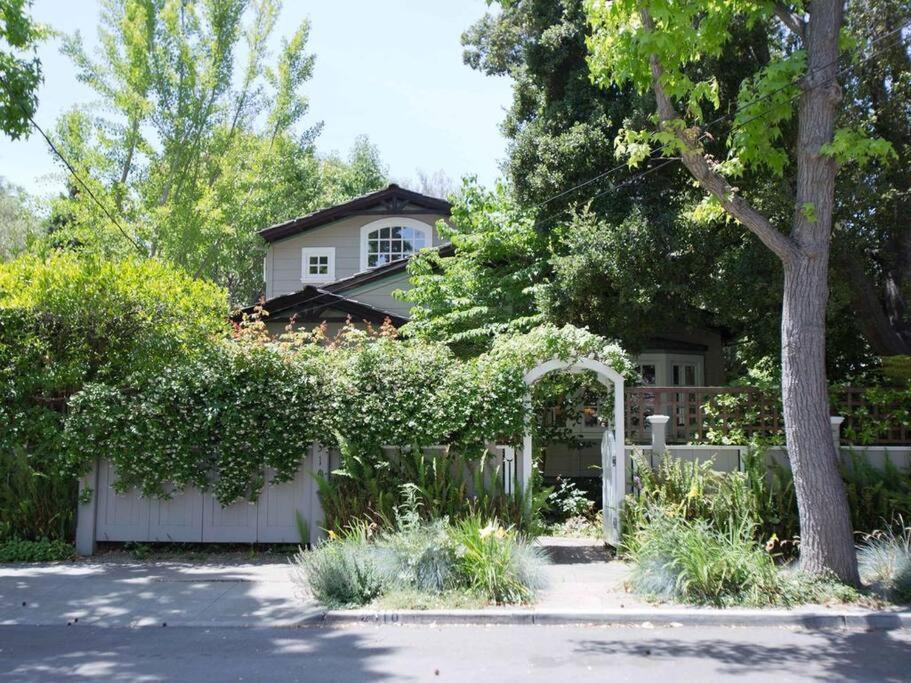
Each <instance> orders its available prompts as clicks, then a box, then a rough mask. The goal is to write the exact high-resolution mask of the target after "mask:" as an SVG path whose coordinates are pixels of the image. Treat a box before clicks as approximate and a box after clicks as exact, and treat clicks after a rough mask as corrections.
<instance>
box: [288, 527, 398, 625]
mask: <svg viewBox="0 0 911 683" xmlns="http://www.w3.org/2000/svg"><path fill="white" fill-rule="evenodd" d="M369 536H370V529H369V526H368V525H367V524H366V523H362V524H357V525H353V526H352V527H351V528H350V529H349V530H348V531H347V532H346V533H345V534H344V535H343V536H341V537H338V538H335V539H332V540H330V541H327V542H323V543H320V544H319V545H318V546H317V547H316V548H314V549H313V550H311V551H305V550H301V551H299V552H298V554H297V555H295V557H294V559H293V560H292V562H291V566H292V568H293V571H294V578H295V580H296V582H297V583H298V584H299V585H305V586H308V587H309V589H310V592H311V593H312V594H313V596H314V597H315V598H316V599H317V600H318V601H319V602H321V603H322V604H324V605H327V606H329V607H350V606H357V605H365V604H367V603H368V602H370V601H371V600H374V599H375V598H377V597H379V596H380V595H382V594H383V593H385V592H386V591H387V590H388V589H389V586H390V585H391V583H392V581H393V577H392V576H391V575H390V574H389V573H388V570H387V569H386V568H385V567H387V566H388V562H387V561H384V560H383V559H382V558H381V553H380V551H378V549H377V547H376V546H375V545H373V544H370V543H368V538H369Z"/></svg>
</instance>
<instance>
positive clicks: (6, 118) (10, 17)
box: [0, 0, 47, 140]
mask: <svg viewBox="0 0 911 683" xmlns="http://www.w3.org/2000/svg"><path fill="white" fill-rule="evenodd" d="M31 5H32V3H31V0H0V38H2V39H3V41H2V42H3V48H2V49H0V74H2V76H3V82H2V83H0V130H2V131H3V132H4V133H6V134H7V135H9V136H10V137H11V138H12V139H14V140H16V139H18V138H20V137H22V136H23V135H27V134H28V131H29V128H30V127H31V124H30V123H29V117H31V116H32V115H34V113H35V110H36V109H37V108H38V86H39V85H40V84H41V81H42V74H41V62H40V61H39V60H38V57H37V55H36V48H37V44H38V42H39V41H40V40H41V39H42V38H44V37H45V36H46V35H47V30H46V29H44V28H43V27H41V26H39V25H38V24H36V23H35V22H34V21H32V18H31V17H30V16H29V15H28V9H30V8H31Z"/></svg>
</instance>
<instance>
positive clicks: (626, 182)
mask: <svg viewBox="0 0 911 683" xmlns="http://www.w3.org/2000/svg"><path fill="white" fill-rule="evenodd" d="M909 25H911V20H908V21H906V22H905V23H904V24H902V25H901V26H899V27H898V28H896V29H893V30H892V31H889V32H888V33H887V34H884V35H883V36H880V37H879V38H877V39H876V40H875V41H874V42H873V43H871V44H875V43H877V42H880V41H881V40H882V39H884V38H887V37H889V36H892V35H895V34H896V33H899V32H900V31H902V30H903V29H904V28H905V27H906V26H909ZM885 47H889V46H885ZM883 49H885V48H880V49H878V50H874V51H873V52H872V53H870V54H869V55H867V56H866V57H864V58H863V59H862V60H861V61H860V64H864V63H866V62H868V61H870V60H871V59H873V58H874V57H876V56H877V55H878V54H879V53H880V52H881V51H882V50H883ZM834 63H835V62H834V61H833V62H829V64H828V66H832V64H834ZM852 67H853V65H852V64H847V65H845V66H844V67H842V68H841V69H839V70H838V71H837V72H836V73H835V74H834V75H833V76H831V77H829V78H827V79H826V80H825V81H823V82H822V83H821V84H820V85H823V84H825V83H829V82H831V81H833V80H835V79H837V78H838V77H839V76H841V75H843V74H845V73H847V72H848V71H850V70H851V68H852ZM824 68H827V66H822V67H819V70H820V71H821V70H823V69H824ZM794 84H796V82H795V83H791V84H788V86H782V87H780V88H778V89H777V90H776V91H773V92H772V93H767V95H766V97H768V96H770V95H772V94H774V93H775V92H780V91H781V90H783V89H784V88H785V87H789V86H790V85H794ZM802 94H803V93H797V94H796V95H793V96H791V97H790V98H789V101H791V102H793V101H794V100H796V99H798V98H799V97H801V95H802ZM757 101H758V100H757ZM755 103H756V102H751V103H750V105H748V106H752V105H754V104H755ZM738 111H739V108H738V109H737V110H735V111H734V112H732V113H731V114H725V115H724V116H721V117H718V118H717V119H715V120H714V121H712V122H711V123H710V124H709V125H713V124H715V123H717V122H719V121H722V120H724V119H725V118H728V117H730V116H732V115H736V114H737V112H738ZM769 111H770V110H769V109H766V110H765V111H762V112H760V113H759V114H756V115H755V116H752V117H750V118H749V119H747V120H745V121H741V122H739V123H737V124H735V125H734V126H733V127H732V128H731V131H732V132H733V131H735V130H737V129H739V128H742V127H743V126H746V125H747V124H749V123H752V122H753V121H755V120H757V119H759V118H762V117H763V116H765V115H766V114H768V112H769ZM705 135H706V133H703V134H702V135H701V136H699V139H700V140H701V139H702V138H703V137H705ZM669 144H670V143H665V144H664V145H661V147H659V148H657V149H656V150H655V152H660V151H661V150H662V149H664V148H665V147H667V146H668V145H669ZM674 161H676V159H668V160H667V161H665V162H664V163H662V164H659V165H658V166H654V167H652V168H650V169H647V170H645V171H643V172H641V173H637V174H636V175H633V176H630V177H629V178H627V179H626V180H624V181H623V182H621V183H619V184H617V185H611V186H610V187H609V188H607V189H605V190H603V191H601V192H598V193H596V194H594V195H592V196H591V197H589V200H593V199H597V198H598V197H601V196H603V195H605V194H607V193H608V192H612V191H614V190H618V189H620V188H622V187H625V186H626V185H630V184H632V183H633V182H634V181H636V180H638V179H640V178H642V177H644V176H646V175H648V174H650V173H654V172H655V171H657V170H659V169H661V168H664V167H665V166H667V165H668V164H670V163H672V162H674ZM625 165H626V164H622V165H620V166H618V167H615V168H614V169H612V170H610V171H606V172H605V173H603V174H601V176H600V177H601V178H603V177H605V176H606V175H608V174H609V173H611V172H613V171H614V170H616V169H618V168H622V167H623V166H625ZM590 183H591V181H586V182H585V183H581V184H580V185H579V186H577V187H582V186H585V185H587V184H590ZM571 191H573V188H570V189H569V190H567V191H566V192H564V193H562V194H566V193H568V192H571ZM539 206H540V205H539ZM562 215H563V212H557V213H554V214H551V215H550V216H547V217H546V218H543V219H541V220H536V221H535V226H537V227H540V226H542V225H544V224H546V223H547V222H549V221H551V220H554V219H555V218H559V217H560V216H562Z"/></svg>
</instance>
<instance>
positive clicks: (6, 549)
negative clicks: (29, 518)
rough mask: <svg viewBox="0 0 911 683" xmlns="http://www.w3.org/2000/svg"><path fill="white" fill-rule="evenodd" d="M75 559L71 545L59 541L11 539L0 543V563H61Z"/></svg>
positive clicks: (74, 552)
mask: <svg viewBox="0 0 911 683" xmlns="http://www.w3.org/2000/svg"><path fill="white" fill-rule="evenodd" d="M75 557H76V551H75V549H74V548H73V546H72V544H70V543H66V542H65V541H61V540H48V539H46V538H42V539H40V540H37V541H24V540H22V539H18V538H12V539H9V540H7V541H2V542H0V562H63V561H65V560H72V559H74V558H75Z"/></svg>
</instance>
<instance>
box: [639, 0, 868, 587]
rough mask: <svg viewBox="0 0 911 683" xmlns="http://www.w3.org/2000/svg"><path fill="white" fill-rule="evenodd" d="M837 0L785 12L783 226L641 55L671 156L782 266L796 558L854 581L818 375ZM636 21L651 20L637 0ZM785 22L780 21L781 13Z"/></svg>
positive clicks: (822, 372) (655, 64)
mask: <svg viewBox="0 0 911 683" xmlns="http://www.w3.org/2000/svg"><path fill="white" fill-rule="evenodd" d="M842 5H843V0H813V2H811V3H810V4H809V19H808V21H807V22H806V23H805V24H804V23H802V20H799V18H797V17H792V18H791V19H789V23H794V24H795V26H796V28H797V29H798V36H799V38H800V39H801V40H802V41H803V43H804V46H805V48H806V53H807V76H806V78H805V79H804V81H803V83H802V84H801V87H802V89H803V94H802V96H801V99H800V106H799V113H798V117H799V124H798V125H799V129H798V137H797V192H796V196H795V210H794V220H793V224H792V229H791V233H790V235H787V236H786V235H784V234H783V233H782V232H781V231H779V230H778V229H777V227H776V226H775V225H774V224H772V222H771V221H769V219H768V218H767V217H766V216H764V215H762V214H761V213H760V212H759V211H757V210H756V209H755V207H753V206H752V205H751V204H750V203H749V202H748V201H746V200H745V199H744V198H743V197H741V196H740V194H739V192H738V190H737V189H736V188H734V187H732V186H731V185H730V184H729V183H728V182H727V180H726V179H725V178H724V177H723V176H721V175H720V174H719V173H718V172H717V171H716V170H715V168H713V166H712V165H711V164H710V163H709V160H708V159H707V158H706V156H705V154H704V151H703V149H702V147H701V145H700V143H699V139H700V136H699V131H698V130H697V129H681V127H679V126H676V125H674V123H675V122H676V121H679V119H680V116H679V114H678V113H677V111H676V108H675V107H674V104H673V102H672V100H671V99H670V97H668V95H667V93H666V92H665V90H664V85H663V83H662V78H663V69H662V65H661V63H660V62H659V60H658V59H657V57H655V56H654V55H653V56H652V58H651V71H652V83H653V89H654V91H655V99H656V101H657V105H658V118H659V119H660V121H661V122H662V124H664V126H665V129H666V130H672V131H674V132H675V133H676V135H677V136H678V137H679V138H680V140H681V142H682V143H683V149H682V153H681V161H682V162H683V164H684V165H685V166H686V167H687V169H688V170H689V171H690V173H691V174H692V175H693V176H694V177H695V178H696V179H697V180H698V181H699V183H700V184H701V185H702V186H703V187H704V188H705V189H706V190H708V191H709V192H711V193H712V194H713V195H715V197H717V198H718V200H719V202H720V203H721V205H722V207H723V208H724V209H725V211H727V212H728V213H729V214H730V215H731V216H733V217H734V218H736V219H737V220H738V221H740V222H741V223H742V224H743V225H745V226H746V227H747V228H749V229H750V230H751V231H752V232H753V233H754V234H755V235H756V236H757V237H758V238H759V239H760V240H761V241H762V243H763V244H765V245H766V246H767V247H768V248H769V249H770V250H771V251H772V252H774V253H775V254H776V255H777V256H778V257H779V258H780V259H781V262H782V264H783V266H784V273H785V283H784V297H783V301H782V313H783V315H782V324H781V341H782V344H781V346H782V355H781V373H782V381H781V384H782V403H783V405H784V423H785V438H786V443H787V449H788V457H789V459H790V461H791V472H792V473H793V475H794V489H795V492H796V494H797V506H798V509H799V513H800V532H801V547H800V562H801V567H802V568H803V569H804V570H806V571H808V572H810V573H813V574H826V573H828V574H834V575H835V576H837V577H838V578H839V579H841V580H842V581H844V582H846V583H849V584H852V585H858V584H859V583H860V579H859V576H858V572H857V557H856V555H855V552H854V538H853V534H852V529H851V519H850V511H849V508H848V499H847V496H846V495H845V489H844V483H843V482H842V479H841V475H840V473H839V468H838V454H837V452H836V449H835V444H834V442H833V440H832V432H831V427H830V424H829V396H828V382H827V380H826V363H825V353H826V327H825V324H826V318H825V314H826V300H827V299H828V295H829V287H828V271H829V243H830V240H831V236H832V210H833V204H834V199H835V172H836V165H835V160H834V159H833V158H832V157H831V156H829V155H824V154H823V153H822V147H823V145H825V144H827V143H829V142H831V141H832V139H833V137H834V132H835V116H836V111H837V108H838V103H839V101H840V97H841V90H840V88H839V85H838V81H837V76H838V33H839V30H840V28H841V20H842V12H843V6H842ZM641 16H642V24H643V26H644V27H645V28H646V29H647V30H650V31H651V30H654V23H653V22H652V19H651V16H650V15H649V12H648V10H647V9H645V8H642V10H641ZM786 25H788V23H787V22H786Z"/></svg>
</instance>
